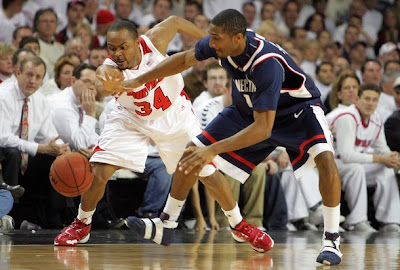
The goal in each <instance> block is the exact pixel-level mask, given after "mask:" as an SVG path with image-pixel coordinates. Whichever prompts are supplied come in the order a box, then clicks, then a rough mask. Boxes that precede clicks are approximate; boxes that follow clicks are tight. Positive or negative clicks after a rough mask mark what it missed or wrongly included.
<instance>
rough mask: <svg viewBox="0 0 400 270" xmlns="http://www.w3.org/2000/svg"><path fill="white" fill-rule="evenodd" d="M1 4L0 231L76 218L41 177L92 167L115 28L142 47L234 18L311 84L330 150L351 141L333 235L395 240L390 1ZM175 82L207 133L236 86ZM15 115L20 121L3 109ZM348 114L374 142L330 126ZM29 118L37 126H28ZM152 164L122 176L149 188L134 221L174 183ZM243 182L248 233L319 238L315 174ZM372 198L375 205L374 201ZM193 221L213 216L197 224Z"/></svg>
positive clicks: (200, 203) (395, 106) (395, 55)
mask: <svg viewBox="0 0 400 270" xmlns="http://www.w3.org/2000/svg"><path fill="white" fill-rule="evenodd" d="M0 2H1V8H0V21H1V23H0V119H1V123H0V132H1V133H0V165H1V167H0V169H1V174H0V177H1V179H0V180H1V181H0V182H1V183H0V184H1V185H0V192H1V197H0V205H1V207H0V210H2V211H1V212H0V215H1V216H0V218H1V222H0V230H2V229H3V230H4V229H9V228H12V227H13V226H14V221H13V219H12V218H11V217H10V216H13V218H14V219H15V223H16V224H15V226H16V227H19V228H40V227H43V228H53V227H57V228H59V227H63V226H64V224H63V223H65V224H67V223H69V221H65V220H63V218H64V217H65V213H64V209H66V208H74V207H75V209H76V207H77V205H76V204H77V201H76V200H74V199H71V198H65V197H62V196H61V195H59V194H57V193H56V192H54V190H52V188H51V186H50V183H49V181H48V172H49V168H50V165H51V163H52V161H53V160H54V158H55V157H56V156H57V155H59V154H61V153H64V152H65V151H70V150H72V151H80V152H81V153H82V154H84V155H87V156H90V153H91V150H92V148H93V147H94V146H95V144H96V140H97V138H98V135H99V133H100V132H101V130H102V125H103V123H104V121H105V119H106V118H107V116H106V112H107V111H108V109H104V108H106V106H110V105H107V104H113V103H115V101H114V100H113V98H110V97H105V98H103V97H101V96H99V94H98V93H97V90H96V89H95V80H96V78H95V70H96V68H97V67H98V66H99V65H101V64H102V63H103V61H104V60H105V59H106V58H107V56H108V52H107V42H106V34H107V30H108V28H109V27H110V26H111V25H112V23H113V22H115V21H116V20H130V21H132V22H133V23H134V24H135V25H136V26H137V29H138V33H139V35H140V34H143V33H145V32H146V31H147V30H148V29H150V28H151V27H152V26H154V25H155V24H157V23H158V22H160V21H162V20H164V19H166V18H168V17H169V16H173V15H175V16H180V17H183V18H185V19H187V20H189V21H191V22H193V23H194V24H196V25H197V26H198V27H199V28H201V29H203V30H204V31H207V29H208V26H209V22H210V20H211V19H212V18H213V16H214V15H216V14H217V13H219V12H220V11H221V10H223V9H226V8H235V9H237V10H239V11H241V12H242V13H243V15H244V16H245V18H246V20H247V22H248V27H249V28H250V29H253V30H254V31H256V32H257V34H258V35H260V36H262V37H264V38H265V39H267V40H269V41H271V42H273V43H275V44H276V45H277V46H279V47H280V48H281V49H282V50H283V51H286V52H287V53H288V54H290V55H291V56H292V58H293V59H294V60H295V62H296V63H297V64H298V65H299V66H300V67H301V68H302V69H303V70H304V71H305V72H306V73H307V74H308V75H309V76H310V77H311V78H312V79H313V80H314V82H315V84H316V85H317V87H318V88H319V90H320V92H321V101H322V102H323V103H324V105H325V107H326V109H327V110H326V113H329V112H330V118H329V119H330V123H331V124H332V131H333V134H334V139H335V142H337V141H338V140H339V141H340V140H342V139H343V138H344V137H346V136H347V137H350V138H353V137H354V142H353V141H351V142H350V144H348V146H349V147H350V148H351V149H353V150H354V153H349V151H350V150H351V149H343V147H341V146H343V144H336V151H337V152H338V153H337V156H336V161H337V164H338V167H339V172H340V174H341V178H342V191H343V193H344V196H343V197H342V205H347V206H348V209H346V210H347V211H346V210H345V211H344V212H343V213H344V215H345V216H347V217H343V220H344V219H345V218H346V220H345V221H344V222H343V224H342V227H343V228H344V229H346V230H356V231H357V230H359V231H364V232H374V231H376V230H379V229H380V230H384V231H396V232H400V227H399V223H400V220H398V218H396V217H394V216H396V215H397V217H400V215H399V213H397V214H393V213H392V212H390V211H396V210H393V209H397V211H398V207H397V206H398V205H400V199H399V192H398V190H399V189H398V183H397V182H396V177H397V179H399V171H398V170H399V167H400V163H399V154H398V151H400V1H399V0H380V1H379V0H366V1H361V0H344V1H335V0H286V1H285V0H276V1H262V0H253V1H246V0H232V1H225V0H197V1H196V0H186V1H185V0H78V1H76V0H73V1H70V0H59V1H51V0H2V1H0ZM194 44H195V40H193V39H192V38H189V37H186V36H183V35H176V37H175V38H174V39H173V40H172V42H171V43H170V45H169V47H168V49H167V54H169V55H172V54H174V53H177V52H180V51H184V50H187V49H189V48H191V47H192V46H193V45H194ZM30 71H32V72H33V73H32V74H31V72H30ZM35 74H36V75H38V76H39V77H40V76H42V78H38V79H36V80H35V83H33V84H32V85H29V83H26V81H27V79H26V78H28V76H34V75H35ZM24 76H25V77H24ZM183 76H184V81H185V91H186V93H187V94H188V96H189V98H190V99H191V101H192V102H193V105H194V106H193V107H194V111H195V113H196V114H197V115H198V117H199V119H200V120H201V123H202V124H204V125H206V124H207V123H209V122H210V121H211V120H212V118H213V117H214V116H215V115H216V114H217V113H218V112H219V111H220V110H222V109H223V107H224V106H227V105H229V102H230V101H229V94H230V91H231V87H232V86H231V85H230V84H229V83H228V81H229V78H228V76H227V74H226V72H225V71H224V70H223V68H221V67H220V66H218V64H217V62H214V61H212V60H206V61H203V62H200V63H198V64H196V65H195V66H194V67H193V68H191V69H189V70H188V71H185V72H183ZM24 78H25V79H24ZM24 83H25V85H24ZM29 87H33V88H36V89H35V91H37V92H38V93H37V94H35V95H32V96H31V98H30V99H25V97H24V98H22V96H21V94H18V93H19V92H18V91H22V93H24V94H25V92H26V93H28V92H29ZM360 89H363V91H360ZM24 91H25V92H24ZM371 91H375V92H376V93H377V99H376V101H372V99H373V98H372V97H375V98H376V95H374V94H372V93H371ZM364 93H367V94H365V95H367V96H368V97H365V96H364ZM31 94H32V93H31ZM31 94H29V95H31ZM29 95H28V96H29ZM25 96H26V95H25ZM13 98H14V100H13ZM367 99H368V100H367ZM369 99H371V100H369ZM366 100H367V101H366ZM363 101H364V103H362V102H363ZM25 102H26V103H27V104H28V105H29V106H30V107H29V110H30V111H29V112H30V116H29V118H28V120H29V124H30V126H29V127H30V128H32V129H36V130H34V131H31V129H29V136H28V137H26V138H25V139H24V138H23V136H22V135H23V132H22V129H23V127H24V126H23V124H21V123H20V122H21V121H20V120H23V118H24V109H23V108H24V104H25ZM360 102H361V103H360ZM368 102H370V105H369V106H370V107H371V108H372V112H368V113H366V112H365V111H363V109H362V108H363V106H364V105H365V104H366V103H368ZM374 102H375V103H374ZM12 104H15V107H16V108H18V109H16V108H12ZM6 105H7V106H6ZM10 106H11V107H10ZM10 108H11V109H10ZM354 108H355V109H354ZM360 108H361V109H360ZM353 109H354V110H353ZM352 110H353V111H352ZM357 111H358V112H359V114H360V117H361V118H360V119H362V121H361V120H360V121H361V122H360V125H361V126H363V127H364V128H365V130H367V129H368V127H369V128H370V129H371V127H370V126H371V125H377V126H378V127H379V130H377V131H376V132H377V133H376V135H377V137H379V140H378V139H377V138H372V139H371V140H370V141H363V140H360V141H358V139H359V133H358V132H361V133H362V132H363V131H359V130H358V128H357V129H355V128H354V129H351V130H349V129H347V128H346V129H344V128H343V126H344V127H348V125H347V126H346V125H345V122H346V121H343V119H341V120H340V121H336V118H337V117H339V116H340V115H341V114H351V113H354V112H355V113H357ZM32 114H33V115H34V114H36V116H35V118H33V117H32V116H31V115H32ZM339 119H340V118H339ZM347 120H349V119H347ZM349 121H350V122H351V121H352V119H350V120H349ZM22 122H23V121H22ZM356 122H357V121H356ZM356 122H355V123H356ZM357 123H358V122H357ZM351 132H356V133H355V134H349V133H351ZM365 132H366V131H365ZM364 135H365V134H364ZM360 136H361V135H360ZM21 140H27V141H29V142H30V143H23V142H22V143H21ZM346 143H348V141H346ZM378 144H379V145H378ZM361 146H362V147H363V148H362V149H361ZM10 149H13V151H11V150H10ZM21 152H22V153H26V155H27V156H28V155H29V160H28V167H27V169H26V168H25V169H26V171H25V169H24V170H23V171H20V168H19V167H18V170H15V168H14V167H13V166H14V165H15V164H17V163H18V164H19V163H21V159H22V162H23V161H24V159H25V158H26V157H24V155H22V157H20V156H21ZM149 152H150V153H151V154H150V155H149V157H148V163H146V168H147V170H145V173H144V174H132V173H130V172H127V175H128V176H125V177H123V178H134V177H139V178H140V177H143V178H146V179H149V180H148V188H147V189H146V190H145V191H144V193H145V195H144V201H143V202H142V203H141V204H140V207H139V208H138V209H136V211H135V213H132V214H135V215H138V216H141V217H153V216H157V215H158V214H159V213H160V211H161V210H162V206H163V203H164V201H165V198H166V194H168V190H169V187H170V182H171V179H172V178H171V175H169V174H168V173H167V172H166V171H165V166H163V164H162V162H161V159H160V157H159V155H158V153H157V149H151V151H149ZM361 155H363V157H360V156H361ZM370 163H376V164H374V165H376V166H377V169H376V171H378V172H382V173H379V174H376V173H371V166H370V165H369V164H370ZM13 164H14V165H13ZM378 167H379V168H378ZM11 171H14V172H13V173H11ZM374 172H375V171H374ZM117 173H119V174H117V175H116V176H115V177H116V178H118V177H122V176H121V174H123V173H121V172H117ZM118 175H119V176H118ZM378 175H379V177H378ZM382 175H383V176H382ZM371 176H373V177H372V178H373V179H371ZM251 177H252V178H254V180H252V181H247V182H246V183H248V182H249V184H250V185H251V186H253V188H247V187H246V186H243V187H242V188H241V187H239V186H236V185H235V184H237V183H238V182H237V181H236V183H235V181H234V180H233V179H230V180H232V183H231V186H232V188H233V189H235V190H236V191H235V195H236V196H237V197H238V198H241V199H240V200H239V202H241V203H242V204H243V207H242V209H243V214H244V216H245V217H246V218H247V219H249V220H251V221H252V223H254V224H257V226H259V227H265V228H266V229H284V230H286V229H291V230H310V229H311V230H317V229H318V226H321V224H322V223H323V220H322V210H321V197H320V195H319V192H318V175H317V174H310V175H308V176H306V177H303V179H301V181H300V182H297V181H295V179H294V175H293V170H292V168H291V165H290V162H289V160H288V155H287V153H286V151H285V149H277V150H276V151H275V152H274V153H272V154H271V155H270V156H269V157H268V158H267V159H266V160H265V162H263V163H262V164H260V166H259V167H257V170H255V172H254V174H253V175H252V176H251ZM260 179H261V181H260ZM397 181H398V180H397ZM350 182H351V183H352V184H349V183H350ZM254 187H256V188H254ZM199 189H200V193H199ZM239 190H240V191H239ZM368 190H369V191H372V192H373V193H375V194H374V195H372V196H371V198H369V200H367V199H366V198H367V196H370V195H371V192H368ZM260 191H263V192H262V194H261V195H260ZM10 194H12V195H13V196H10ZM202 194H204V198H205V199H204V200H203V199H201V197H203V196H202ZM239 194H240V197H239ZM200 195H201V196H200ZM384 198H386V199H384ZM191 202H192V208H193V212H194V216H195V217H196V219H197V224H196V225H195V228H196V229H204V228H206V227H207V226H208V227H210V228H211V229H218V228H220V227H226V226H227V225H226V222H224V220H223V218H221V216H222V215H221V213H220V211H219V209H218V208H219V207H218V205H215V201H214V200H213V199H212V198H211V197H210V195H209V194H208V192H207V191H206V190H205V191H204V192H203V191H202V187H201V184H199V186H197V185H196V186H195V188H194V189H193V191H192V200H191ZM278 202H279V203H278ZM368 202H370V204H372V205H373V206H374V207H375V210H376V215H375V216H371V215H368V213H367V207H368ZM102 203H103V204H107V202H106V201H102ZM12 204H14V207H13V209H12V210H11V205H12ZM211 204H212V205H211ZM204 205H207V207H205V206H204ZM3 206H4V207H3ZM5 206H7V207H5ZM100 206H101V205H100ZM202 208H204V209H207V210H208V211H207V212H208V213H207V214H204V215H203V213H202V211H201V209H202ZM216 208H217V209H216ZM10 210H11V213H10V215H7V214H8V213H9V212H10ZM389 210H390V211H389ZM98 215H101V213H100V214H98ZM72 216H73V215H72ZM72 216H68V218H71V219H72ZM96 220H97V223H96ZM64 221H65V222H64ZM370 222H372V223H371V224H370ZM94 223H96V224H97V226H98V227H102V228H104V227H113V226H114V227H119V226H121V225H122V223H121V222H120V220H118V219H116V217H113V216H107V215H106V216H105V217H103V216H102V217H99V218H94ZM371 225H372V226H371Z"/></svg>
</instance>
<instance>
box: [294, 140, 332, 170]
mask: <svg viewBox="0 0 400 270" xmlns="http://www.w3.org/2000/svg"><path fill="white" fill-rule="evenodd" d="M319 139H325V135H324V134H318V135H315V136H314V137H312V138H311V139H308V140H306V141H304V142H303V143H302V144H301V145H300V155H298V156H297V158H295V159H294V160H293V161H292V166H294V165H295V164H296V163H297V162H299V161H300V160H301V159H302V158H303V156H304V147H306V145H307V144H310V143H311V142H313V141H316V140H319Z"/></svg>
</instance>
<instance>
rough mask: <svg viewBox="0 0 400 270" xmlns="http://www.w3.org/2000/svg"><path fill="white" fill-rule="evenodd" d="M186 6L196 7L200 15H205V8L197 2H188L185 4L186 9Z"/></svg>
mask: <svg viewBox="0 0 400 270" xmlns="http://www.w3.org/2000/svg"><path fill="white" fill-rule="evenodd" d="M186 6H195V7H196V8H197V10H198V11H199V12H200V13H203V6H202V5H201V4H200V3H199V2H197V1H194V0H188V1H186V3H185V7H186Z"/></svg>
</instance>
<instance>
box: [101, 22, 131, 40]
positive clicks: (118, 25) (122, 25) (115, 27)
mask: <svg viewBox="0 0 400 270" xmlns="http://www.w3.org/2000/svg"><path fill="white" fill-rule="evenodd" d="M124 29H125V30H127V31H128V32H129V33H130V34H131V36H132V38H133V39H135V40H136V39H137V38H138V32H137V29H136V26H135V24H134V23H133V22H131V21H128V20H117V21H116V22H114V23H113V24H112V25H111V26H110V28H109V29H108V32H117V31H121V30H124Z"/></svg>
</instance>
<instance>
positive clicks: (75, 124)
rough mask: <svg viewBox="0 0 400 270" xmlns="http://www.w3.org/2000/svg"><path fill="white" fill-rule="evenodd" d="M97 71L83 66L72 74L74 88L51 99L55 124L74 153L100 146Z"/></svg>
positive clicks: (65, 90)
mask: <svg viewBox="0 0 400 270" xmlns="http://www.w3.org/2000/svg"><path fill="white" fill-rule="evenodd" d="M95 81H96V69H95V68H94V67H93V66H90V65H88V64H84V63H83V64H80V65H79V66H77V67H76V68H75V69H74V70H73V76H72V78H71V86H69V87H67V88H65V89H64V90H63V91H61V92H59V93H56V94H54V95H53V96H51V97H49V98H48V102H49V104H50V105H51V107H52V108H51V111H52V119H53V124H54V126H55V127H56V130H57V132H58V134H60V137H61V139H62V140H63V141H64V142H68V143H69V145H70V148H71V149H72V150H73V151H76V150H78V149H87V148H92V147H93V146H94V145H96V144H97V141H98V138H99V135H98V134H97V133H96V124H97V119H96V118H95V116H96V95H97V90H96V88H95V86H94V83H95Z"/></svg>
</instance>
